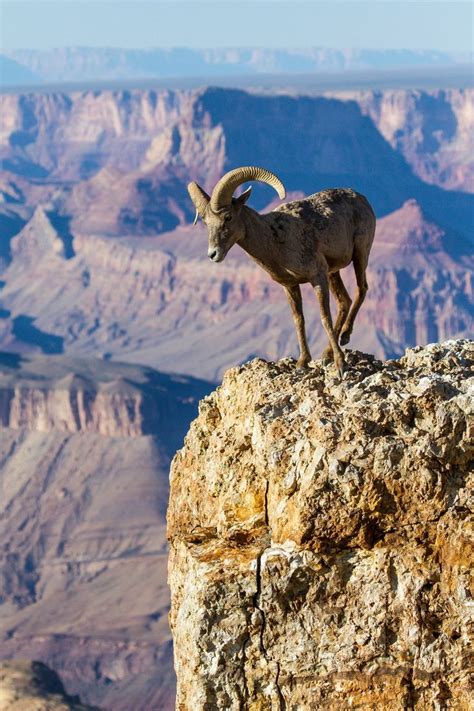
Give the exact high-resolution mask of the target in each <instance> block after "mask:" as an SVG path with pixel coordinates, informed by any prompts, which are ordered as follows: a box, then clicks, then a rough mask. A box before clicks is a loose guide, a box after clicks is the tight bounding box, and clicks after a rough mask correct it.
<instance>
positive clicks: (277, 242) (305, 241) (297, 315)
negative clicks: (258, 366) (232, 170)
mask: <svg viewBox="0 0 474 711" xmlns="http://www.w3.org/2000/svg"><path fill="white" fill-rule="evenodd" d="M249 194H250V191H247V192H246V193H244V194H243V195H241V196H240V197H239V198H234V199H233V200H232V203H231V204H230V205H229V206H228V207H225V208H223V209H222V210H219V211H218V212H214V211H213V210H212V209H211V208H210V205H209V204H207V206H206V207H205V209H204V210H202V209H201V210H200V212H201V216H202V218H203V220H204V222H205V223H206V225H207V229H208V237H209V249H208V254H209V257H210V258H211V259H212V260H213V261H216V262H220V261H222V260H223V259H224V257H225V255H226V254H227V252H228V251H229V249H230V248H231V247H232V246H233V245H234V244H236V243H237V244H239V245H240V246H241V247H242V249H244V250H245V251H246V252H247V253H248V254H249V255H250V256H251V257H252V258H253V259H254V260H255V261H256V262H257V264H259V265H260V266H261V267H262V268H263V269H265V271H267V272H268V274H269V275H270V276H271V277H272V279H274V281H276V282H278V283H279V284H281V285H282V286H283V287H284V289H285V291H286V295H287V297H288V300H289V303H290V307H291V310H292V314H293V319H294V322H295V326H296V333H297V336H298V342H299V346H300V357H299V359H298V365H299V366H305V365H307V364H308V362H309V361H310V360H311V354H310V352H309V348H308V344H307V341H306V333H305V327H304V316H303V306H302V299H301V291H300V284H305V283H310V284H311V285H312V286H313V287H314V290H315V293H316V296H317V299H318V301H319V306H320V310H321V320H322V323H323V326H324V329H325V331H326V333H327V335H328V338H329V345H328V347H327V348H326V350H325V351H324V353H323V358H324V359H325V360H332V359H333V360H334V362H335V363H336V365H337V367H338V369H339V372H340V373H341V374H342V372H343V369H344V354H343V351H342V349H341V347H340V345H339V344H340V343H341V344H342V345H345V344H347V343H348V342H349V339H350V336H351V333H352V329H353V327H354V320H355V317H356V315H357V312H358V311H359V309H360V307H361V305H362V302H363V301H364V298H365V295H366V293H367V288H368V287H367V280H366V268H367V262H368V259H369V253H370V249H371V246H372V242H373V239H374V233H375V215H374V212H373V210H372V208H371V206H370V205H369V203H368V201H367V199H366V198H365V197H364V196H363V195H360V194H359V193H356V192H354V191H353V190H349V189H343V188H337V189H333V190H323V191H322V192H319V193H315V194H314V195H311V196H309V197H307V198H305V199H303V200H296V201H294V202H288V203H286V204H283V205H280V206H279V207H277V208H276V209H275V210H273V211H272V212H269V213H267V214H265V215H260V214H259V213H257V212H255V210H252V209H251V208H250V207H247V206H246V205H245V202H246V200H247V199H248V197H249ZM206 197H207V196H206ZM351 262H352V263H353V264H354V270H355V275H356V281H357V291H356V296H355V299H354V302H353V303H352V302H351V299H350V297H349V295H348V293H347V291H346V288H345V286H344V284H343V282H342V279H341V276H340V273H339V271H340V270H341V269H343V268H344V267H347V266H348V265H349V264H350V263H351ZM329 290H331V292H332V293H333V295H334V297H335V298H336V301H337V304H338V314H337V318H336V323H335V324H334V326H333V323H332V318H331V312H330V308H329Z"/></svg>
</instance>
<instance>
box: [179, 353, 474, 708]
mask: <svg viewBox="0 0 474 711" xmlns="http://www.w3.org/2000/svg"><path fill="white" fill-rule="evenodd" d="M348 361H349V365H350V369H349V371H348V373H347V375H346V377H345V378H344V379H343V380H342V381H340V380H339V379H338V377H337V376H336V373H335V370H334V369H333V368H332V367H327V368H325V367H324V366H323V365H322V363H321V362H319V361H316V362H313V363H312V364H311V367H310V368H308V369H306V370H297V369H296V368H295V365H294V362H293V361H290V360H283V361H279V362H277V363H266V362H265V361H263V360H259V359H256V360H253V361H251V362H250V363H247V364H246V365H244V366H241V367H238V368H234V369H232V370H230V371H228V372H227V373H226V375H225V377H224V380H223V383H222V385H221V386H220V387H219V388H218V389H217V390H216V391H215V392H214V393H213V394H212V395H210V396H208V397H207V398H205V399H204V400H203V401H202V402H201V407H200V413H199V417H198V418H197V419H196V420H195V421H194V423H193V424H192V425H191V428H190V431H189V433H188V435H187V438H186V441H185V446H184V447H183V449H182V450H180V451H179V452H178V453H177V455H176V457H175V459H174V462H173V465H172V470H171V495H170V505H169V512H168V535H169V539H170V543H171V551H170V562H169V582H170V585H171V592H172V610H171V615H170V619H171V625H172V630H173V636H174V643H175V668H176V672H177V678H178V692H177V709H178V710H179V711H188V710H189V711H191V710H192V711H198V710H199V709H206V710H210V709H226V710H227V709H229V710H234V709H235V710H237V709H249V711H257V710H258V711H263V710H264V709H269V710H270V709H271V710H273V709H288V710H289V709H292V710H296V709H298V710H300V709H301V710H306V709H307V710H309V709H338V710H339V709H341V708H367V709H382V708H383V709H388V710H391V709H393V710H395V709H409V708H414V709H444V708H446V709H459V710H462V709H466V710H467V709H468V708H470V698H471V697H470V691H469V650H470V648H471V647H470V641H471V640H470V638H469V629H470V627H469V623H470V622H471V623H472V616H473V613H474V599H473V592H474V591H473V589H472V580H470V578H469V575H470V569H471V568H472V562H473V555H472V544H473V541H472V528H471V529H470V528H469V523H471V524H472V471H473V467H472V459H473V451H472V442H473V437H472V435H473V417H472V416H473V411H474V404H473V398H472V387H473V383H474V378H473V370H472V366H473V365H474V345H473V343H472V342H470V341H466V340H464V341H448V342H446V343H443V344H436V345H429V346H426V347H424V348H421V347H417V348H414V349H410V350H408V351H407V352H406V354H405V356H403V357H402V358H400V359H399V360H393V361H386V362H380V361H377V360H375V359H374V358H373V357H371V356H367V355H365V354H362V353H358V352H350V351H349V352H348Z"/></svg>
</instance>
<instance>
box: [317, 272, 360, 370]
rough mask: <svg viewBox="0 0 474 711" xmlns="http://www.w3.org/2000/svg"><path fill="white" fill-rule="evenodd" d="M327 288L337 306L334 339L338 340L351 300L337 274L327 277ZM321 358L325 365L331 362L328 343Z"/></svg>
mask: <svg viewBox="0 0 474 711" xmlns="http://www.w3.org/2000/svg"><path fill="white" fill-rule="evenodd" d="M329 288H330V289H331V293H332V294H333V295H334V297H335V299H336V301H337V305H338V311H337V317H336V323H335V324H334V333H335V334H336V338H337V339H338V340H339V334H340V333H341V328H342V326H343V324H344V322H345V320H346V318H347V314H348V313H349V310H350V308H351V304H352V299H351V297H350V296H349V294H348V293H347V289H346V287H345V286H344V282H343V281H342V278H341V275H340V273H339V272H334V273H333V274H330V275H329ZM321 357H322V359H323V361H324V362H326V363H330V362H331V361H332V360H333V352H332V346H331V344H330V343H329V344H328V346H327V348H325V349H324V351H323V354H322V356H321Z"/></svg>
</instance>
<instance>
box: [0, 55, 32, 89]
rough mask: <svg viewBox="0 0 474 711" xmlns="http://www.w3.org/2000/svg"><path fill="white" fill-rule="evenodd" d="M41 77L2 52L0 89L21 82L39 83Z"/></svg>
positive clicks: (0, 59)
mask: <svg viewBox="0 0 474 711" xmlns="http://www.w3.org/2000/svg"><path fill="white" fill-rule="evenodd" d="M39 81H41V78H40V77H39V76H38V75H37V74H35V73H34V72H32V71H31V70H30V69H28V67H26V66H25V65H24V64H21V63H20V62H17V61H15V60H14V59H11V58H10V57H6V56H5V55H4V54H0V89H1V88H2V87H7V86H18V85H19V84H20V85H21V84H37V83H38V82H39Z"/></svg>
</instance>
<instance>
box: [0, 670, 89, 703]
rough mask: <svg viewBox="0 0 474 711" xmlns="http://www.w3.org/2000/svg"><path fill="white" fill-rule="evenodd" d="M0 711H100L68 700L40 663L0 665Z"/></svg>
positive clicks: (62, 688)
mask: <svg viewBox="0 0 474 711" xmlns="http://www.w3.org/2000/svg"><path fill="white" fill-rule="evenodd" d="M0 708H1V709H2V711H69V710H70V711H100V709H99V708H98V707H97V706H94V707H93V706H84V705H83V704H81V702H80V700H79V697H77V696H74V697H73V696H68V694H66V692H65V691H64V687H63V685H62V683H61V681H60V679H59V677H58V675H57V674H55V672H53V671H51V669H48V667H47V666H46V665H45V664H42V663H41V662H3V663H2V664H1V665H0Z"/></svg>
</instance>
